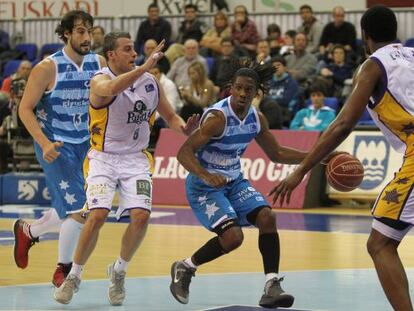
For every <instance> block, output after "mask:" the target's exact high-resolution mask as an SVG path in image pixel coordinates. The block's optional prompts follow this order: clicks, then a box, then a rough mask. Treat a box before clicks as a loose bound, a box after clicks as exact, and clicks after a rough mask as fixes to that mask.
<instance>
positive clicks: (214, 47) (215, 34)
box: [200, 11, 230, 56]
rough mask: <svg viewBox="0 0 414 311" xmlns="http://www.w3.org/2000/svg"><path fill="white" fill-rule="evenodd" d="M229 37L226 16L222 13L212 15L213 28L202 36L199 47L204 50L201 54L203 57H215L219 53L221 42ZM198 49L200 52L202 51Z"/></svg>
mask: <svg viewBox="0 0 414 311" xmlns="http://www.w3.org/2000/svg"><path fill="white" fill-rule="evenodd" d="M229 36H230V26H229V24H228V19H227V15H226V14H225V13H223V12H222V11H218V12H217V13H216V14H215V15H214V27H213V28H211V29H209V30H208V31H207V32H206V33H205V34H204V36H203V38H202V39H201V42H200V46H201V47H202V48H203V49H204V50H206V51H205V52H204V53H201V54H203V55H205V56H216V55H220V53H221V45H220V43H221V40H223V38H226V37H229ZM203 49H200V50H203Z"/></svg>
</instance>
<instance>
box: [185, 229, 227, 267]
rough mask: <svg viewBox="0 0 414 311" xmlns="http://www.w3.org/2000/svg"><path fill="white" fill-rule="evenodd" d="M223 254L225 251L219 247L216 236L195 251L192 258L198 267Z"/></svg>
mask: <svg viewBox="0 0 414 311" xmlns="http://www.w3.org/2000/svg"><path fill="white" fill-rule="evenodd" d="M225 253H226V251H225V250H224V249H223V247H221V244H220V241H219V238H218V236H216V237H214V238H212V239H211V240H209V241H208V242H207V243H206V244H204V245H203V246H202V247H201V248H200V249H199V250H198V251H196V252H195V253H194V255H193V257H192V258H194V262H195V265H197V266H199V265H202V264H203V263H206V262H209V261H212V260H214V259H216V258H218V257H220V256H222V255H224V254H225Z"/></svg>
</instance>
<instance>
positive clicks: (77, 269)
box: [69, 263, 83, 278]
mask: <svg viewBox="0 0 414 311" xmlns="http://www.w3.org/2000/svg"><path fill="white" fill-rule="evenodd" d="M82 272H83V265H77V264H76V263H73V264H72V269H70V272H69V274H73V275H76V276H77V277H78V278H81V276H82Z"/></svg>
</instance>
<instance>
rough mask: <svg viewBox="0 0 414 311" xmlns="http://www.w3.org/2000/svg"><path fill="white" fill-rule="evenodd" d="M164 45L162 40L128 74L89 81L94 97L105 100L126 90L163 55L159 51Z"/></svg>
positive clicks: (98, 77)
mask: <svg viewBox="0 0 414 311" xmlns="http://www.w3.org/2000/svg"><path fill="white" fill-rule="evenodd" d="M164 44H165V41H164V40H162V41H161V43H160V44H158V46H157V47H156V48H155V50H154V51H153V52H152V53H151V55H150V57H148V59H147V61H146V62H145V63H144V64H143V65H142V66H139V67H136V68H135V69H133V70H131V71H129V72H126V73H123V74H120V75H119V76H117V77H116V78H115V79H112V80H111V79H109V78H102V77H100V76H105V75H97V76H95V77H94V78H93V79H92V80H91V91H92V88H93V92H94V94H95V95H96V96H98V97H101V98H105V97H113V96H116V95H118V94H119V93H121V92H122V91H124V90H126V89H127V88H129V87H130V86H131V85H132V84H133V83H134V82H135V81H136V80H137V79H138V78H139V77H141V76H142V75H143V74H144V73H145V72H147V71H148V70H150V69H151V68H152V67H154V66H155V64H156V63H157V61H158V60H159V59H160V58H161V57H163V53H162V52H161V51H162V49H163V48H164ZM94 106H95V105H94Z"/></svg>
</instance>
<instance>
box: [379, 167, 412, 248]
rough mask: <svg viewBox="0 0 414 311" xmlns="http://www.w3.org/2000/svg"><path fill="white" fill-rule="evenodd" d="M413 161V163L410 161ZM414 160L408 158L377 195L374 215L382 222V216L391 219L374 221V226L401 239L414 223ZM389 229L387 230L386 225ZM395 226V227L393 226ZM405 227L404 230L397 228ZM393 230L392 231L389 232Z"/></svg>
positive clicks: (390, 235)
mask: <svg viewBox="0 0 414 311" xmlns="http://www.w3.org/2000/svg"><path fill="white" fill-rule="evenodd" d="M410 162H411V163H410ZM413 176H414V161H413V160H411V159H406V160H405V161H404V164H403V166H402V167H401V169H400V170H399V171H398V172H397V173H396V174H395V176H394V178H393V179H392V180H391V181H390V182H389V183H388V184H387V185H386V186H385V188H384V189H383V190H382V192H381V193H380V194H379V196H378V197H377V200H376V201H375V204H374V207H373V208H372V215H373V216H374V217H375V219H377V220H379V221H380V222H381V218H386V219H389V220H390V221H384V224H383V225H379V224H378V223H377V222H375V221H374V223H373V224H374V225H375V224H376V225H375V226H374V225H373V228H374V229H376V230H377V231H380V232H381V233H382V234H384V235H386V236H388V237H390V238H393V239H395V240H401V239H402V237H403V236H404V235H405V234H406V233H407V232H408V231H409V230H408V231H407V230H405V229H406V227H407V225H410V226H409V227H410V228H411V226H412V225H414V192H413V188H414V177H413ZM384 226H385V227H389V228H388V229H389V230H385V229H384V228H385V227H384ZM393 227H394V228H393ZM399 228H404V229H403V230H397V229H399ZM393 230H397V231H400V232H399V234H396V233H392V232H394V231H393ZM389 232H391V233H389Z"/></svg>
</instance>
